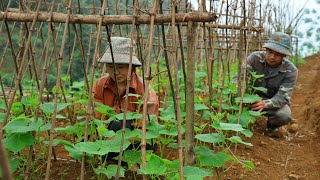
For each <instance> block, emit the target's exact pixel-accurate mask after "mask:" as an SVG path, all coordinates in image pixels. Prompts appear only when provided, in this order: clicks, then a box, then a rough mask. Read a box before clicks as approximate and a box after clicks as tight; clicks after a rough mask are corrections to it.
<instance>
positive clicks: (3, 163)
mask: <svg viewBox="0 0 320 180" xmlns="http://www.w3.org/2000/svg"><path fill="white" fill-rule="evenodd" d="M0 129H2V127H1V126H0ZM2 140H3V134H2V131H0V167H1V170H2V173H3V174H2V176H3V180H12V176H11V173H10V169H9V163H8V158H7V156H6V154H7V153H6V150H5V148H4V146H3V144H2Z"/></svg>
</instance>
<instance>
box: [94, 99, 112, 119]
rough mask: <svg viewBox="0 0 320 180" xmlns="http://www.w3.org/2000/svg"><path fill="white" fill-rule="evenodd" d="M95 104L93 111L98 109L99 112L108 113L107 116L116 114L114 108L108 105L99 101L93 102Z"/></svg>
mask: <svg viewBox="0 0 320 180" xmlns="http://www.w3.org/2000/svg"><path fill="white" fill-rule="evenodd" d="M95 104H96V105H97V107H95V111H98V112H99V113H101V114H104V115H108V116H112V115H115V114H117V113H116V112H115V110H114V109H113V108H112V107H110V106H107V105H105V104H103V103H100V102H95Z"/></svg>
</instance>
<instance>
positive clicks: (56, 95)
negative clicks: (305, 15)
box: [45, 1, 72, 180]
mask: <svg viewBox="0 0 320 180" xmlns="http://www.w3.org/2000/svg"><path fill="white" fill-rule="evenodd" d="M71 4H72V1H69V3H68V18H67V20H66V23H65V28H64V32H63V37H62V42H61V48H60V53H59V58H58V61H57V69H58V72H57V81H56V92H55V96H54V106H53V114H52V119H51V123H52V125H51V129H50V139H49V147H48V148H49V150H48V151H49V152H48V158H47V169H46V176H45V180H49V178H50V167H51V156H52V151H53V150H52V141H53V137H54V134H55V131H54V129H55V125H56V115H57V103H58V95H59V91H60V87H61V79H60V78H61V64H62V59H63V54H64V46H65V41H66V36H67V31H68V27H69V20H70V17H71Z"/></svg>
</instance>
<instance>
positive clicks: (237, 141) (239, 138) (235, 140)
mask: <svg viewBox="0 0 320 180" xmlns="http://www.w3.org/2000/svg"><path fill="white" fill-rule="evenodd" d="M227 139H228V140H229V141H231V142H233V143H241V144H245V145H247V146H253V145H252V144H251V143H247V142H244V141H242V139H241V137H239V136H232V137H230V138H227Z"/></svg>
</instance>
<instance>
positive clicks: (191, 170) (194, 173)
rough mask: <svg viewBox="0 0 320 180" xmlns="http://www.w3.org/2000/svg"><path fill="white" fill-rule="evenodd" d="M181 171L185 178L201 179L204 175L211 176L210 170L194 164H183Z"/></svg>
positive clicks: (191, 179) (188, 179)
mask: <svg viewBox="0 0 320 180" xmlns="http://www.w3.org/2000/svg"><path fill="white" fill-rule="evenodd" d="M183 172H184V177H186V178H187V180H198V179H199V180H203V178H204V177H206V176H212V172H211V171H210V170H208V169H204V168H200V167H194V166H184V167H183Z"/></svg>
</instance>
